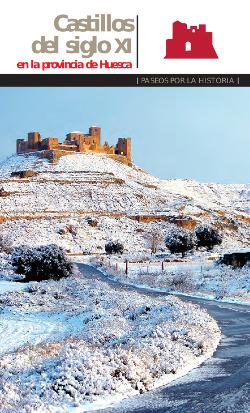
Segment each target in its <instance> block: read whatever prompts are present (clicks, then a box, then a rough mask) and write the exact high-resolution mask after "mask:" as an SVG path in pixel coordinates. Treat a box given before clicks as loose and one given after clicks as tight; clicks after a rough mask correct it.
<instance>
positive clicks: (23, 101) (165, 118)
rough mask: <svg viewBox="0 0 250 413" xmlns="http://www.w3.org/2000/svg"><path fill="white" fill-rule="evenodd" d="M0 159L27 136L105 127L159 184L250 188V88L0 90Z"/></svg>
mask: <svg viewBox="0 0 250 413" xmlns="http://www.w3.org/2000/svg"><path fill="white" fill-rule="evenodd" d="M0 109H1V128H0V149H1V150H0V159H3V158H5V157H6V156H9V155H11V154H12V153H14V152H15V140H16V139H17V138H21V137H26V134H27V132H30V131H33V130H34V131H39V132H41V134H42V136H43V137H47V136H57V137H59V138H63V137H64V136H65V134H66V133H68V132H70V131H74V130H80V131H87V130H88V127H89V126H91V125H97V126H100V127H102V140H103V141H104V140H105V139H106V138H107V139H108V141H109V142H110V143H115V142H116V140H117V138H118V137H126V136H131V138H132V148H133V159H134V161H135V162H136V163H137V164H138V165H140V166H141V167H143V168H144V169H146V170H148V171H149V172H151V173H152V174H154V175H156V176H159V177H161V178H193V179H196V180H198V181H202V182H222V183H246V182H250V166H249V165H250V162H249V154H250V139H249V137H250V88H0Z"/></svg>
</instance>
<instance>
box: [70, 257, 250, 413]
mask: <svg viewBox="0 0 250 413" xmlns="http://www.w3.org/2000/svg"><path fill="white" fill-rule="evenodd" d="M78 266H79V269H80V270H81V272H82V273H83V275H84V276H86V277H90V278H93V279H99V280H102V281H105V282H106V283H108V284H109V285H111V286H113V287H114V288H116V289H125V290H136V291H137V292H139V293H142V294H144V295H145V294H146V295H151V296H152V295H154V296H158V295H164V294H166V293H163V292H153V291H150V290H147V289H145V288H139V287H134V286H129V285H124V284H122V283H120V282H118V281H114V280H111V279H109V278H108V277H106V276H105V275H104V274H103V273H102V272H100V271H98V270H97V269H95V268H92V267H90V266H88V265H85V264H78ZM182 299H183V300H186V301H191V302H193V303H196V304H199V305H200V306H201V307H203V308H206V309H207V311H208V312H209V314H210V315H211V316H212V317H213V318H214V319H216V320H217V322H218V324H219V326H220V329H221V332H222V340H221V342H220V344H219V346H218V348H217V350H216V352H215V354H214V356H213V357H212V358H210V359H209V360H207V361H206V362H205V363H204V364H202V365H201V366H200V367H199V368H197V369H194V370H192V371H191V372H190V373H188V374H187V375H186V376H183V377H181V378H179V379H176V380H175V381H174V382H172V383H171V384H169V385H167V386H164V387H160V388H158V389H156V390H153V391H151V392H148V393H145V394H143V395H139V396H135V397H132V398H130V399H125V400H123V401H122V402H120V403H119V404H117V405H115V406H113V407H110V408H106V409H103V410H102V412H103V413H250V307H248V306H244V305H236V304H225V303H219V302H215V301H208V300H203V299H196V298H190V297H185V298H184V297H182ZM92 413H93V412H92ZM99 413H100V410H99Z"/></svg>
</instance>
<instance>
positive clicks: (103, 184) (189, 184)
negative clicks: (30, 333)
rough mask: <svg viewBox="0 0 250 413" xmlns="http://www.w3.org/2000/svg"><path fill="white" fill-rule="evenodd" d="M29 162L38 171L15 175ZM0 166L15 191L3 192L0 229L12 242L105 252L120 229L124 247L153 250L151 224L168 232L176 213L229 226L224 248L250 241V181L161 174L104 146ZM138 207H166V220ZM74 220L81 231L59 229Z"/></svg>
mask: <svg viewBox="0 0 250 413" xmlns="http://www.w3.org/2000/svg"><path fill="white" fill-rule="evenodd" d="M23 169H31V170H35V171H37V172H39V174H38V175H37V176H34V177H32V178H27V179H17V178H13V177H11V176H10V175H11V172H13V171H20V170H23ZM0 174H1V185H2V186H3V187H4V189H5V190H6V191H8V192H10V193H11V195H10V196H5V197H0V211H1V212H0V220H1V219H6V221H5V222H3V223H2V224H1V232H2V233H3V235H7V236H8V237H9V238H10V239H11V242H12V243H13V244H14V245H20V244H24V243H28V244H30V245H41V244H44V242H45V240H46V242H49V243H56V244H58V245H60V246H62V247H64V248H66V249H68V250H70V252H71V253H82V252H84V253H103V252H104V246H105V242H106V241H107V240H109V239H113V238H114V239H117V234H119V238H120V239H119V241H121V242H122V243H123V244H124V246H125V250H126V252H129V253H135V252H139V251H141V252H145V253H148V252H149V251H150V248H149V242H148V240H147V236H146V235H147V233H148V232H152V231H154V230H161V231H162V233H163V234H164V235H166V234H167V233H168V232H169V231H171V228H172V227H173V224H172V223H171V222H172V220H173V219H174V218H190V219H192V220H194V221H195V222H197V225H203V224H211V225H215V226H218V227H219V229H222V230H223V244H222V245H221V247H219V248H218V249H217V251H218V252H219V251H225V250H234V249H241V248H243V247H247V246H249V237H248V233H249V230H248V226H249V225H248V222H249V221H248V220H249V215H248V214H249V195H250V185H247V184H245V185H221V184H202V183H198V182H195V181H187V180H183V181H181V180H168V181H163V180H160V179H158V178H155V177H153V176H151V175H149V174H147V173H145V172H144V171H142V170H141V169H140V168H138V167H137V166H135V165H133V166H132V167H128V166H126V165H124V164H122V163H120V162H117V161H115V160H113V159H111V158H110V157H108V156H106V155H102V154H94V155H93V154H74V155H69V156H64V157H62V158H61V159H60V160H59V161H58V163H57V164H56V165H54V164H50V163H49V162H48V161H47V160H43V159H40V158H38V157H37V156H34V155H19V156H12V157H10V158H9V159H7V160H6V161H5V162H3V163H2V164H1V165H0ZM138 215H147V216H148V215H149V216H150V215H154V216H156V217H157V216H158V215H163V216H165V220H163V221H155V222H149V223H147V224H145V223H143V222H138V221H137V220H135V219H134V218H133V217H135V216H138ZM89 217H92V218H95V219H97V221H98V225H97V227H96V228H93V227H91V226H90V225H89V224H88V222H87V219H88V218H89ZM131 218H132V219H131ZM69 225H73V226H74V227H75V228H76V235H75V236H74V235H72V234H71V233H64V234H60V231H61V232H62V230H64V229H65V228H66V227H67V226H69ZM221 227H222V228H221ZM162 248H163V249H164V248H165V247H164V245H163V246H162ZM165 249H166V248H165Z"/></svg>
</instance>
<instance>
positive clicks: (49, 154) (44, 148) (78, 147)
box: [16, 126, 131, 162]
mask: <svg viewBox="0 0 250 413" xmlns="http://www.w3.org/2000/svg"><path fill="white" fill-rule="evenodd" d="M30 152H32V153H33V152H39V155H40V156H41V157H44V158H48V159H50V160H52V161H53V160H56V159H58V158H60V157H61V156H63V155H68V154H70V153H75V152H80V153H87V152H94V153H104V154H109V155H118V156H121V157H124V160H125V159H126V160H127V161H128V162H130V161H131V138H119V139H118V142H117V144H116V146H109V144H108V142H105V143H104V144H103V145H102V144H101V128H98V127H96V126H92V127H90V128H89V133H87V134H85V133H82V132H70V133H68V134H67V135H66V139H65V140H64V142H62V143H60V142H59V139H58V138H44V139H42V137H41V135H40V133H39V132H29V133H28V139H27V140H25V139H17V141H16V153H17V154H23V153H30Z"/></svg>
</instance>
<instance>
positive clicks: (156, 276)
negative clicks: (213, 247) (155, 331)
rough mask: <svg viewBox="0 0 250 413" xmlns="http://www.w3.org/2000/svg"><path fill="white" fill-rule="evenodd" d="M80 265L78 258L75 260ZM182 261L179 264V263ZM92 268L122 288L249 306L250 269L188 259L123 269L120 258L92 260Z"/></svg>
mask: <svg viewBox="0 0 250 413" xmlns="http://www.w3.org/2000/svg"><path fill="white" fill-rule="evenodd" d="M78 261H79V257H78ZM180 261H181V260H180ZM92 264H93V265H96V266H97V267H100V268H101V269H102V271H105V273H106V274H107V275H108V276H110V277H112V278H114V279H116V280H119V281H121V282H122V283H124V284H132V285H137V286H143V287H149V288H154V289H157V290H162V291H167V292H171V293H177V294H179V293H180V294H184V295H185V294H188V295H191V296H196V297H203V298H208V299H216V300H222V301H227V302H235V303H241V304H250V267H249V266H245V267H243V268H237V269H233V268H232V267H230V266H226V265H218V264H217V262H216V261H210V260H201V257H199V256H197V257H192V259H191V257H188V258H186V260H183V262H163V266H162V261H161V262H160V261H157V260H155V261H154V260H152V261H150V260H149V261H145V262H137V263H136V262H131V263H129V264H128V274H126V273H125V269H126V265H125V262H124V260H123V258H121V257H112V258H107V257H105V258H99V259H96V258H94V259H92Z"/></svg>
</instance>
